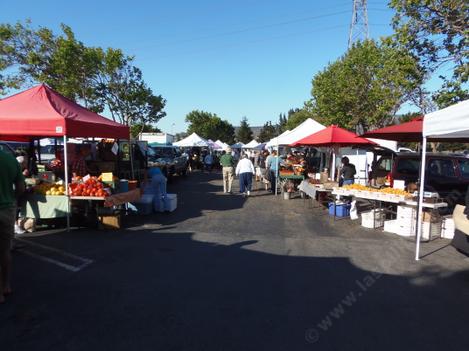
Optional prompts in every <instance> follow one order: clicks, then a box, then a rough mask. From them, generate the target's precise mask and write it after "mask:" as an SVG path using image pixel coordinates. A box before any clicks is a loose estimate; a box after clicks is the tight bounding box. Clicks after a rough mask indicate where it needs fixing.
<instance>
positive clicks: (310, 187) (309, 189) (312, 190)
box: [298, 180, 332, 208]
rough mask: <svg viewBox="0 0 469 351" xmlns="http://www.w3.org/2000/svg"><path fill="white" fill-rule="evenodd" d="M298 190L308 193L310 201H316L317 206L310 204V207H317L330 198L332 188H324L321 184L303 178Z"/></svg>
mask: <svg viewBox="0 0 469 351" xmlns="http://www.w3.org/2000/svg"><path fill="white" fill-rule="evenodd" d="M298 190H300V191H302V192H303V193H304V194H306V195H308V196H309V197H310V198H311V201H313V200H316V201H317V202H318V204H319V206H312V205H311V207H312V208H319V207H321V205H323V204H324V203H326V202H327V203H328V202H329V201H330V200H331V194H332V189H325V188H324V186H323V185H321V184H311V183H309V182H308V181H307V180H303V181H302V182H301V183H300V185H299V186H298ZM323 194H324V195H323Z"/></svg>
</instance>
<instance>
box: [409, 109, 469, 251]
mask: <svg viewBox="0 0 469 351" xmlns="http://www.w3.org/2000/svg"><path fill="white" fill-rule="evenodd" d="M422 136H423V139H422V162H421V170H420V188H419V198H418V205H419V210H418V217H417V218H418V222H417V240H416V248H415V260H419V259H420V240H421V238H422V221H423V218H424V212H423V206H424V190H425V169H426V168H425V166H426V156H427V154H426V153H427V141H428V140H438V141H452V142H456V141H459V142H469V100H465V101H462V102H460V103H457V104H455V105H452V106H449V107H447V108H444V109H442V110H439V111H435V112H432V113H429V114H427V115H425V117H424V120H423V126H422ZM465 234H466V235H469V233H465ZM466 241H469V240H467V238H466ZM466 248H469V246H467V247H466Z"/></svg>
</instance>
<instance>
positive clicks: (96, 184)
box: [69, 177, 109, 197]
mask: <svg viewBox="0 0 469 351" xmlns="http://www.w3.org/2000/svg"><path fill="white" fill-rule="evenodd" d="M75 180H76V181H75V182H74V183H71V184H70V185H69V190H70V195H71V196H96V197H106V196H108V195H109V192H108V191H107V190H106V189H105V185H104V184H103V183H102V182H101V181H100V180H99V179H98V178H97V177H90V178H89V179H87V180H86V181H83V179H82V178H79V179H77V178H75Z"/></svg>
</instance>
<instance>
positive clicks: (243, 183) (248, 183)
mask: <svg viewBox="0 0 469 351" xmlns="http://www.w3.org/2000/svg"><path fill="white" fill-rule="evenodd" d="M253 174H254V165H253V164H252V162H251V160H250V159H249V158H248V156H247V155H246V154H245V155H243V158H242V159H241V160H240V161H239V162H238V165H237V166H236V175H237V176H239V191H240V192H241V193H242V194H243V195H244V196H246V195H247V196H249V195H251V187H252V176H253Z"/></svg>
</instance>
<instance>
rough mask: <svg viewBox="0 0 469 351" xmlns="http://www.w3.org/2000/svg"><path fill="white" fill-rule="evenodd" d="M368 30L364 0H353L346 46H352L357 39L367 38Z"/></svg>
mask: <svg viewBox="0 0 469 351" xmlns="http://www.w3.org/2000/svg"><path fill="white" fill-rule="evenodd" d="M368 37H369V32H368V12H367V10H366V0H353V13H352V22H351V23H350V33H349V37H348V47H349V49H350V48H351V47H352V45H353V43H355V42H357V41H363V40H367V39H368Z"/></svg>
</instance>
